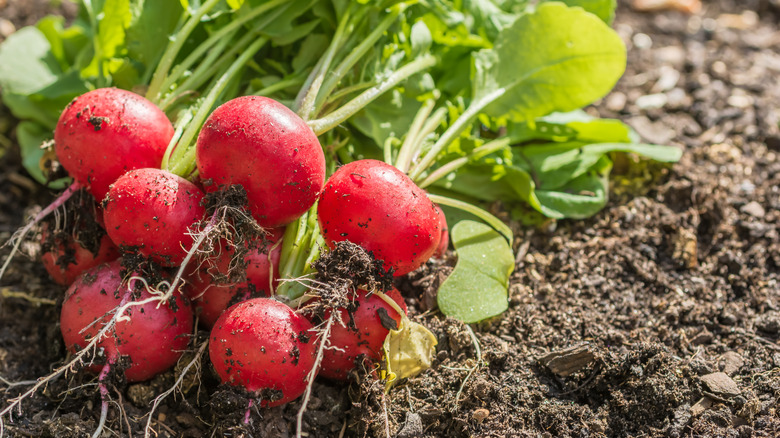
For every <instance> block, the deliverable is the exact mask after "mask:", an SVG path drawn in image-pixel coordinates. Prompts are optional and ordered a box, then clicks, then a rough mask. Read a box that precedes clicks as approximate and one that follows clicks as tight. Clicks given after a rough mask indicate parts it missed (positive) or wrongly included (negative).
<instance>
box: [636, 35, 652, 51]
mask: <svg viewBox="0 0 780 438" xmlns="http://www.w3.org/2000/svg"><path fill="white" fill-rule="evenodd" d="M631 41H632V42H633V43H634V47H636V48H637V49H649V48H651V47H653V39H652V38H650V35H648V34H646V33H637V34H634V37H633V38H631Z"/></svg>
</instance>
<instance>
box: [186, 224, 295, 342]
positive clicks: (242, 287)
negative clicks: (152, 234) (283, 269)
mask: <svg viewBox="0 0 780 438" xmlns="http://www.w3.org/2000/svg"><path fill="white" fill-rule="evenodd" d="M282 233H283V230H275V231H274V232H272V233H271V234H270V236H269V238H268V240H269V241H268V242H267V243H266V246H264V247H263V246H262V245H261V246H260V247H255V248H250V249H249V250H248V252H247V253H246V254H245V255H244V256H243V258H242V263H239V264H238V266H235V267H234V268H233V270H232V271H231V266H230V265H231V260H232V259H233V257H234V255H235V248H233V247H231V246H230V245H228V244H227V243H226V242H224V241H223V242H222V243H221V244H220V248H221V250H220V251H219V253H218V254H217V256H216V258H215V259H214V260H209V261H207V262H206V263H208V264H211V266H209V267H208V268H201V269H198V270H197V272H195V273H194V274H192V275H190V276H189V279H188V281H189V283H188V284H187V286H186V287H185V289H184V290H185V293H186V294H187V296H188V297H189V298H190V299H192V302H193V306H194V307H195V311H196V313H198V316H199V321H200V322H201V323H202V324H203V326H204V327H207V328H211V327H213V326H214V323H215V322H216V321H217V318H219V316H220V315H221V314H222V312H224V311H225V309H227V308H228V307H230V305H232V304H235V303H238V302H241V301H245V300H247V299H249V298H253V297H258V296H266V297H268V296H271V295H272V294H273V290H271V284H272V283H271V282H272V281H275V280H276V279H277V278H279V256H280V254H281V244H276V243H277V242H278V241H279V240H280V239H281V237H282ZM236 276H237V277H240V278H241V280H240V281H232V279H233V278H235V277H236Z"/></svg>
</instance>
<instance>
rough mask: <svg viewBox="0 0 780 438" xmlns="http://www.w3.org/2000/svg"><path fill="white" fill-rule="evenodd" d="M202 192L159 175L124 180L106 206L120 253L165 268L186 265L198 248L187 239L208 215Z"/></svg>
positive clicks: (139, 173)
mask: <svg viewBox="0 0 780 438" xmlns="http://www.w3.org/2000/svg"><path fill="white" fill-rule="evenodd" d="M202 200H203V192H202V191H201V190H200V189H199V188H198V187H197V186H195V184H193V183H191V182H189V181H187V180H186V179H184V178H182V177H180V176H177V175H174V174H172V173H170V172H167V171H165V170H160V169H136V170H132V171H130V172H128V173H126V174H124V175H122V176H121V177H120V178H119V179H118V180H117V181H116V182H115V183H114V184H113V185H112V186H111V190H109V192H108V194H107V195H106V199H105V200H104V201H103V208H104V210H105V213H104V218H105V222H106V231H107V232H108V236H109V237H111V240H113V241H114V243H116V244H117V245H119V247H120V248H122V247H128V248H134V249H137V250H138V252H140V253H141V254H143V255H145V256H147V257H151V258H152V259H153V260H155V261H157V262H159V263H161V264H163V265H164V266H176V265H179V264H181V263H182V261H183V260H184V258H185V257H186V255H187V251H188V250H189V249H190V247H191V246H192V244H193V239H192V236H190V235H188V234H187V232H188V229H190V228H191V227H192V226H193V225H194V224H195V223H196V222H198V221H200V220H201V219H203V215H204V214H205V212H206V209H205V207H203V205H201V201H202Z"/></svg>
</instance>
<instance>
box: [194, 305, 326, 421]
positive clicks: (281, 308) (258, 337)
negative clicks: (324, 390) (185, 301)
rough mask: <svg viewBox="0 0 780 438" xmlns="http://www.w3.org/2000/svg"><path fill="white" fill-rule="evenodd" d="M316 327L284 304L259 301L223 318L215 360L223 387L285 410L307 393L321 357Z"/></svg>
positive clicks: (212, 352) (216, 332)
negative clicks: (236, 388)
mask: <svg viewBox="0 0 780 438" xmlns="http://www.w3.org/2000/svg"><path fill="white" fill-rule="evenodd" d="M313 335H314V333H313V329H312V325H311V323H310V322H309V321H308V320H307V319H306V318H304V317H302V316H300V315H298V314H296V313H295V312H293V310H292V309H291V308H290V307H289V306H287V305H285V304H283V303H280V302H278V301H275V300H272V299H269V298H254V299H251V300H247V301H244V302H241V303H238V304H236V305H234V306H232V307H231V308H229V309H228V310H227V311H225V313H223V314H222V316H220V317H219V319H218V320H217V322H216V324H215V325H214V328H213V329H212V330H211V342H210V343H209V356H210V357H211V363H212V364H213V365H214V369H215V370H216V371H217V374H219V377H220V379H222V381H223V382H226V383H229V384H231V385H239V386H243V387H244V388H246V389H247V390H249V391H251V392H257V393H260V395H261V396H262V397H263V398H264V400H263V401H262V402H261V406H264V407H271V406H279V405H282V404H284V403H287V402H289V401H291V400H294V399H296V398H298V397H299V396H300V395H301V394H303V392H304V391H305V390H306V384H307V382H306V376H307V375H308V374H309V372H311V370H312V368H314V362H315V358H316V355H317V348H316V342H315V341H314V339H313Z"/></svg>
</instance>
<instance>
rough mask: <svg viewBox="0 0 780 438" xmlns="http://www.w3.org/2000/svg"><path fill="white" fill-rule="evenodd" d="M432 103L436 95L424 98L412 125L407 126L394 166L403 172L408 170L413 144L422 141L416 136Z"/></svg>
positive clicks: (429, 111) (429, 112)
mask: <svg viewBox="0 0 780 438" xmlns="http://www.w3.org/2000/svg"><path fill="white" fill-rule="evenodd" d="M437 97H438V96H437ZM434 105H436V97H434V98H431V99H428V100H426V101H425V103H424V104H423V105H422V106H421V107H420V110H419V111H417V115H415V116H414V121H412V126H410V127H409V132H408V133H407V134H406V138H405V139H404V142H403V144H402V145H401V150H400V151H399V152H398V158H397V159H396V160H395V167H397V168H398V170H400V171H401V172H403V173H406V172H407V171H409V166H411V164H412V158H413V157H414V152H415V148H414V145H416V144H418V143H422V141H421V140H422V139H419V140H418V136H419V133H420V130H422V127H423V125H424V124H425V121H426V120H427V119H428V116H430V115H431V111H433V107H434Z"/></svg>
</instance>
